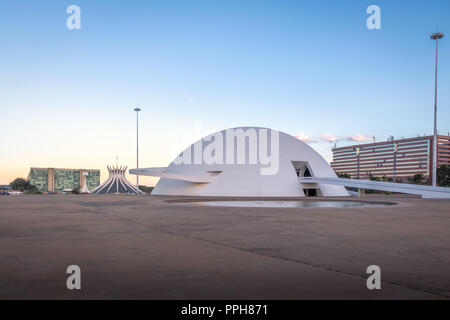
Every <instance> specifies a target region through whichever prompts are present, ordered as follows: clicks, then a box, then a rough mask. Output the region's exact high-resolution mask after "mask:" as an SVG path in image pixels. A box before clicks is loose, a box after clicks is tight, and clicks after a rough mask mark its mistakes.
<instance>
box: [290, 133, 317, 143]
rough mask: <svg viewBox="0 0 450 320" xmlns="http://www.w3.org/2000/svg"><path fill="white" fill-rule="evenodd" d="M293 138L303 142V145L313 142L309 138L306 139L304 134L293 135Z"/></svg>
mask: <svg viewBox="0 0 450 320" xmlns="http://www.w3.org/2000/svg"><path fill="white" fill-rule="evenodd" d="M294 137H296V138H297V139H298V140H300V141H303V142H305V143H311V142H314V141H313V140H312V139H311V138H310V137H308V136H307V135H306V134H304V133H302V132H300V133H297V134H294Z"/></svg>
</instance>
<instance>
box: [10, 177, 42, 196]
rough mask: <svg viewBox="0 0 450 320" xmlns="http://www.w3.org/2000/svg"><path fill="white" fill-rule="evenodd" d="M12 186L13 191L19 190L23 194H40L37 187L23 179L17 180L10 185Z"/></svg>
mask: <svg viewBox="0 0 450 320" xmlns="http://www.w3.org/2000/svg"><path fill="white" fill-rule="evenodd" d="M9 185H10V186H11V189H13V190H19V191H22V192H28V193H39V191H38V189H37V187H36V186H34V185H32V184H30V183H29V182H28V181H27V180H25V179H22V178H16V179H14V181H13V182H11V183H10V184H9Z"/></svg>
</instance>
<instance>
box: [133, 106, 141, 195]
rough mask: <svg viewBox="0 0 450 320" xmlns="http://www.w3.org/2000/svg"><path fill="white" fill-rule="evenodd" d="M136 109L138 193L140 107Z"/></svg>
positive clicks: (137, 179)
mask: <svg viewBox="0 0 450 320" xmlns="http://www.w3.org/2000/svg"><path fill="white" fill-rule="evenodd" d="M134 111H136V169H137V175H136V194H139V111H141V109H140V108H135V109H134Z"/></svg>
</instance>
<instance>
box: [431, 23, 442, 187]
mask: <svg viewBox="0 0 450 320" xmlns="http://www.w3.org/2000/svg"><path fill="white" fill-rule="evenodd" d="M443 37H444V34H443V33H442V32H436V33H433V34H432V35H431V36H430V38H431V39H432V40H436V69H435V74H434V134H433V172H432V178H431V181H432V186H433V187H435V186H436V171H437V147H438V143H437V74H438V42H439V41H438V40H439V39H442V38H443Z"/></svg>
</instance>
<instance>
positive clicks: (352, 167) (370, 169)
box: [331, 135, 450, 179]
mask: <svg viewBox="0 0 450 320" xmlns="http://www.w3.org/2000/svg"><path fill="white" fill-rule="evenodd" d="M437 154H438V167H439V166H441V165H444V164H446V165H450V136H443V135H439V136H438V149H437ZM432 156H433V136H424V137H417V138H410V139H401V140H391V141H384V142H377V143H368V144H360V145H353V146H347V147H339V148H333V161H332V162H331V167H332V168H333V169H334V170H335V171H336V173H338V174H348V175H350V177H351V178H356V179H367V178H369V176H374V177H380V178H381V177H383V176H385V177H386V178H392V179H404V178H407V177H410V176H414V175H416V174H423V176H424V177H425V178H429V177H430V174H431V172H432Z"/></svg>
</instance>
